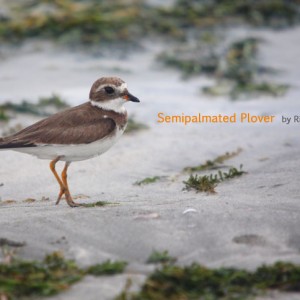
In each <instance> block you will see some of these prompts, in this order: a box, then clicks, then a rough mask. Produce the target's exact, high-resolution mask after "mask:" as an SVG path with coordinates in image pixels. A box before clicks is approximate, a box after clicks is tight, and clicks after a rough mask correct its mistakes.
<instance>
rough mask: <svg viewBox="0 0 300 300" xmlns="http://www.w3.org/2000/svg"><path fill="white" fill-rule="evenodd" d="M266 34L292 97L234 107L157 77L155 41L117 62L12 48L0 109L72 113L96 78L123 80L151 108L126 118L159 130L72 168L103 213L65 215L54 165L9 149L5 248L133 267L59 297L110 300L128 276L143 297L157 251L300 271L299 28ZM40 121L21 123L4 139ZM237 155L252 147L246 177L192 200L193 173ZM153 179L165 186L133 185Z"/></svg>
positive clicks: (2, 190)
mask: <svg viewBox="0 0 300 300" xmlns="http://www.w3.org/2000/svg"><path fill="white" fill-rule="evenodd" d="M245 33H246V32H243V31H242V32H239V33H238V34H240V35H243V34H245ZM257 34H260V35H261V36H262V37H264V38H265V39H266V40H267V43H265V44H264V45H263V51H262V54H261V55H262V59H263V60H264V61H266V62H267V63H268V65H270V66H273V67H276V68H279V69H281V70H282V73H280V74H279V75H278V80H283V81H285V82H288V83H289V84H290V85H291V86H292V87H291V89H290V91H289V92H288V93H287V94H286V95H285V96H283V97H281V98H278V99H272V98H268V97H259V98H257V99H252V100H245V101H236V102H233V101H229V100H228V99H226V98H225V97H224V98H222V97H220V98H218V99H211V98H209V97H207V96H204V95H201V93H200V92H199V87H201V86H203V85H204V84H207V82H209V80H208V79H205V78H201V79H191V80H188V81H183V80H181V78H180V76H179V74H178V73H176V72H174V71H172V70H166V69H162V68H160V67H159V66H158V65H156V64H155V62H154V61H153V59H152V58H151V57H154V56H155V54H156V53H157V52H158V51H159V49H160V46H159V45H156V44H150V43H149V45H147V44H146V45H145V47H146V49H147V51H138V52H137V53H134V54H132V55H129V56H126V57H119V58H114V59H112V58H110V59H107V58H105V57H100V58H94V57H92V56H89V55H87V54H84V53H78V52H74V53H71V52H64V51H62V50H61V49H57V48H55V47H54V48H51V47H47V48H48V49H47V50H45V48H44V47H43V46H41V48H40V47H36V48H35V47H33V46H32V45H31V46H27V47H26V46H24V47H23V48H22V49H19V50H14V51H13V53H8V52H6V51H5V50H3V51H2V58H1V62H0V63H1V69H0V78H1V80H0V91H1V99H7V100H11V101H14V102H18V101H21V100H22V99H32V100H37V99H38V97H39V96H44V95H49V94H51V93H53V92H54V93H58V94H59V95H61V96H62V97H63V98H64V99H66V101H67V102H68V103H69V104H70V105H72V106H73V105H77V104H80V103H83V102H85V101H87V100H88V93H89V89H90V86H91V84H92V83H93V81H94V80H96V79H97V78H99V77H101V76H104V75H116V76H119V77H121V78H123V79H124V80H125V81H126V82H127V83H128V86H129V89H130V91H131V92H132V93H133V94H134V95H136V96H137V97H139V99H140V100H141V103H139V104H133V103H129V104H128V105H127V109H128V113H129V115H131V116H132V115H134V117H135V119H136V120H137V121H139V122H142V123H145V124H147V125H148V126H149V129H148V130H142V131H139V132H136V133H132V134H127V135H124V136H123V137H122V138H121V140H120V141H119V142H118V143H117V144H116V145H115V146H114V147H113V148H112V149H111V150H109V151H108V152H107V153H105V154H104V155H102V156H100V157H96V158H93V159H90V160H87V161H82V162H76V163H73V164H72V165H71V166H70V169H69V184H70V189H71V192H72V193H73V195H74V196H75V198H76V200H75V201H77V202H84V203H91V202H95V201H109V202H111V204H110V205H106V206H104V207H94V208H74V209H71V208H70V207H68V206H67V204H66V203H65V201H62V203H61V204H60V205H58V206H56V205H55V201H56V197H57V194H58V191H59V189H58V186H57V183H56V181H55V179H54V178H53V176H52V174H51V172H50V170H49V162H48V161H46V160H38V159H37V158H35V157H32V156H29V155H26V154H21V153H17V152H13V151H1V152H0V155H1V168H0V184H3V185H2V186H0V198H1V201H0V238H7V239H9V240H13V241H18V242H25V243H26V245H25V246H24V247H22V248H20V250H19V251H18V256H20V257H21V258H24V259H42V258H43V257H44V256H45V254H47V253H51V252H53V251H62V252H63V253H64V255H65V256H66V257H67V258H71V259H74V260H75V261H76V262H77V263H78V264H79V265H80V266H88V265H91V264H95V263H99V262H102V261H104V260H107V259H112V260H125V261H127V262H128V263H129V265H128V267H127V268H126V272H125V273H124V274H122V275H117V276H114V277H104V278H102V277H101V278H94V277H86V278H85V279H84V280H83V281H81V282H80V283H79V284H76V285H74V286H72V287H71V289H70V290H68V291H66V292H65V293H62V294H59V295H57V296H55V297H53V298H51V299H53V300H58V299H72V300H74V299H82V298H83V297H84V298H85V299H86V300H93V299H103V300H106V299H107V300H109V299H113V297H115V296H116V295H118V294H119V293H120V291H121V290H122V289H123V288H124V285H125V283H126V280H127V278H132V280H133V282H134V286H135V288H136V287H137V286H138V285H139V284H141V283H142V282H143V280H144V279H145V278H146V275H147V274H149V272H150V271H151V270H152V269H153V267H152V266H149V265H146V264H145V261H146V260H147V258H148V257H149V255H150V253H151V252H152V251H153V250H168V251H169V253H170V254H171V255H172V256H175V257H176V258H177V259H178V263H179V264H181V265H187V264H190V263H192V262H198V263H201V264H203V265H205V266H207V267H212V268H215V267H220V266H232V267H237V268H246V269H250V270H253V269H255V268H256V267H257V266H260V265H261V264H271V263H274V262H276V261H289V262H294V263H297V264H300V234H299V228H300V217H299V216H300V202H299V192H300V187H299V182H300V175H299V174H300V173H299V166H300V155H299V146H300V140H299V126H300V123H298V122H293V120H294V116H297V115H300V102H299V101H300V90H299V78H300V62H299V51H300V43H299V37H300V30H299V28H295V29H291V30H289V31H282V32H276V33H275V32H271V33H270V32H264V31H262V32H260V33H257ZM58 53H59V55H58ZM159 112H163V113H165V114H168V115H176V114H182V113H184V114H185V115H195V114H198V113H202V114H205V115H214V114H223V115H230V114H234V113H236V114H238V115H239V114H241V113H249V114H252V115H257V116H275V117H274V121H273V122H262V123H253V122H252V123H248V122H243V123H242V122H236V123H195V124H186V125H184V124H180V123H179V124H178V123H158V122H157V120H158V117H157V116H158V113H159ZM283 116H284V117H291V118H292V121H291V123H290V124H288V125H287V124H285V123H283V122H282V117H283ZM36 120H37V119H36V118H33V117H31V118H28V117H24V116H22V117H17V118H15V119H12V120H11V122H10V123H9V125H3V126H2V130H3V131H4V130H5V129H6V128H7V126H13V125H14V124H17V123H19V122H22V124H24V125H29V124H31V123H33V122H34V121H36ZM239 148H241V149H242V151H241V152H240V153H239V154H238V155H236V156H235V157H233V158H232V159H230V160H228V161H226V162H225V164H226V165H229V166H234V167H237V168H238V167H239V166H240V165H242V166H243V167H242V168H243V170H244V171H245V172H247V174H244V175H243V176H241V177H239V178H234V179H232V180H228V181H226V182H223V183H220V184H219V185H218V186H217V187H216V193H215V194H213V195H208V194H206V193H196V192H194V191H184V190H183V188H184V184H183V181H186V180H187V179H188V176H189V175H188V174H187V173H185V172H183V171H182V170H183V168H185V167H188V166H195V165H199V164H202V163H205V162H206V161H207V160H211V159H214V158H215V157H217V156H219V155H222V154H224V153H225V152H232V151H236V150H237V149H239ZM59 167H62V164H61V165H60V164H59ZM206 173H207V174H209V173H210V171H208V172H206ZM206 173H204V174H206ZM153 176H161V179H160V180H159V181H157V182H155V183H153V184H148V185H144V186H137V185H134V183H135V182H136V181H139V180H143V179H144V178H146V177H153ZM28 198H32V199H34V200H35V201H32V202H30V201H28V200H27V201H26V199H28ZM8 200H13V201H8ZM99 295H101V297H100V298H99ZM270 297H271V298H270ZM49 299H50V298H49ZM264 299H299V294H298V295H297V294H295V295H291V294H289V295H286V294H280V293H276V294H274V295H273V296H272V295H271V296H268V297H265V298H264Z"/></svg>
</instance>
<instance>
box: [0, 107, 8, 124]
mask: <svg viewBox="0 0 300 300" xmlns="http://www.w3.org/2000/svg"><path fill="white" fill-rule="evenodd" d="M8 120H9V116H8V115H7V113H6V112H5V110H4V109H3V108H2V107H1V106H0V121H3V122H6V121H8Z"/></svg>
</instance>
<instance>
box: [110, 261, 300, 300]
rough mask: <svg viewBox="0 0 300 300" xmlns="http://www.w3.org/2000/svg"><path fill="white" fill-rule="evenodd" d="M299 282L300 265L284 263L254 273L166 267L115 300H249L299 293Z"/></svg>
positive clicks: (238, 270) (233, 270)
mask: <svg viewBox="0 0 300 300" xmlns="http://www.w3.org/2000/svg"><path fill="white" fill-rule="evenodd" d="M299 282H300V266H298V265H294V264H291V263H285V262H277V263H275V264H274V265H271V266H266V265H263V266H261V267H258V268H257V269H256V270H255V271H254V272H250V271H247V270H243V269H235V268H219V269H208V268H206V267H204V266H201V265H199V264H197V263H193V264H191V265H189V266H184V267H182V266H178V265H173V264H165V265H162V267H161V268H158V269H156V270H155V271H154V272H153V273H152V274H150V275H149V277H148V278H147V279H146V281H145V283H144V284H143V286H142V287H141V290H140V291H138V292H129V291H128V290H126V288H125V290H124V291H123V292H122V293H121V294H120V295H119V296H118V297H116V298H115V300H142V299H143V300H164V299H170V300H177V299H185V300H193V299H249V298H251V297H253V296H257V295H260V294H263V293H265V292H267V291H268V290H279V291H284V292H300V285H299Z"/></svg>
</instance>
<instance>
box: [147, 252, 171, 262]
mask: <svg viewBox="0 0 300 300" xmlns="http://www.w3.org/2000/svg"><path fill="white" fill-rule="evenodd" d="M175 262H176V258H175V257H172V256H170V255H169V252H168V251H167V250H165V251H162V252H161V251H153V252H152V253H151V254H150V256H149V258H148V259H147V264H167V263H168V264H172V263H175Z"/></svg>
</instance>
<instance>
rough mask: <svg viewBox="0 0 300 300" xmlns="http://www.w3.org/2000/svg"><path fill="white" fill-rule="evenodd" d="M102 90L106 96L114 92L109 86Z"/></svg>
mask: <svg viewBox="0 0 300 300" xmlns="http://www.w3.org/2000/svg"><path fill="white" fill-rule="evenodd" d="M104 90H105V92H106V93H107V94H113V93H114V92H115V90H114V89H113V88H112V87H111V86H106V87H105V88H104Z"/></svg>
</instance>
